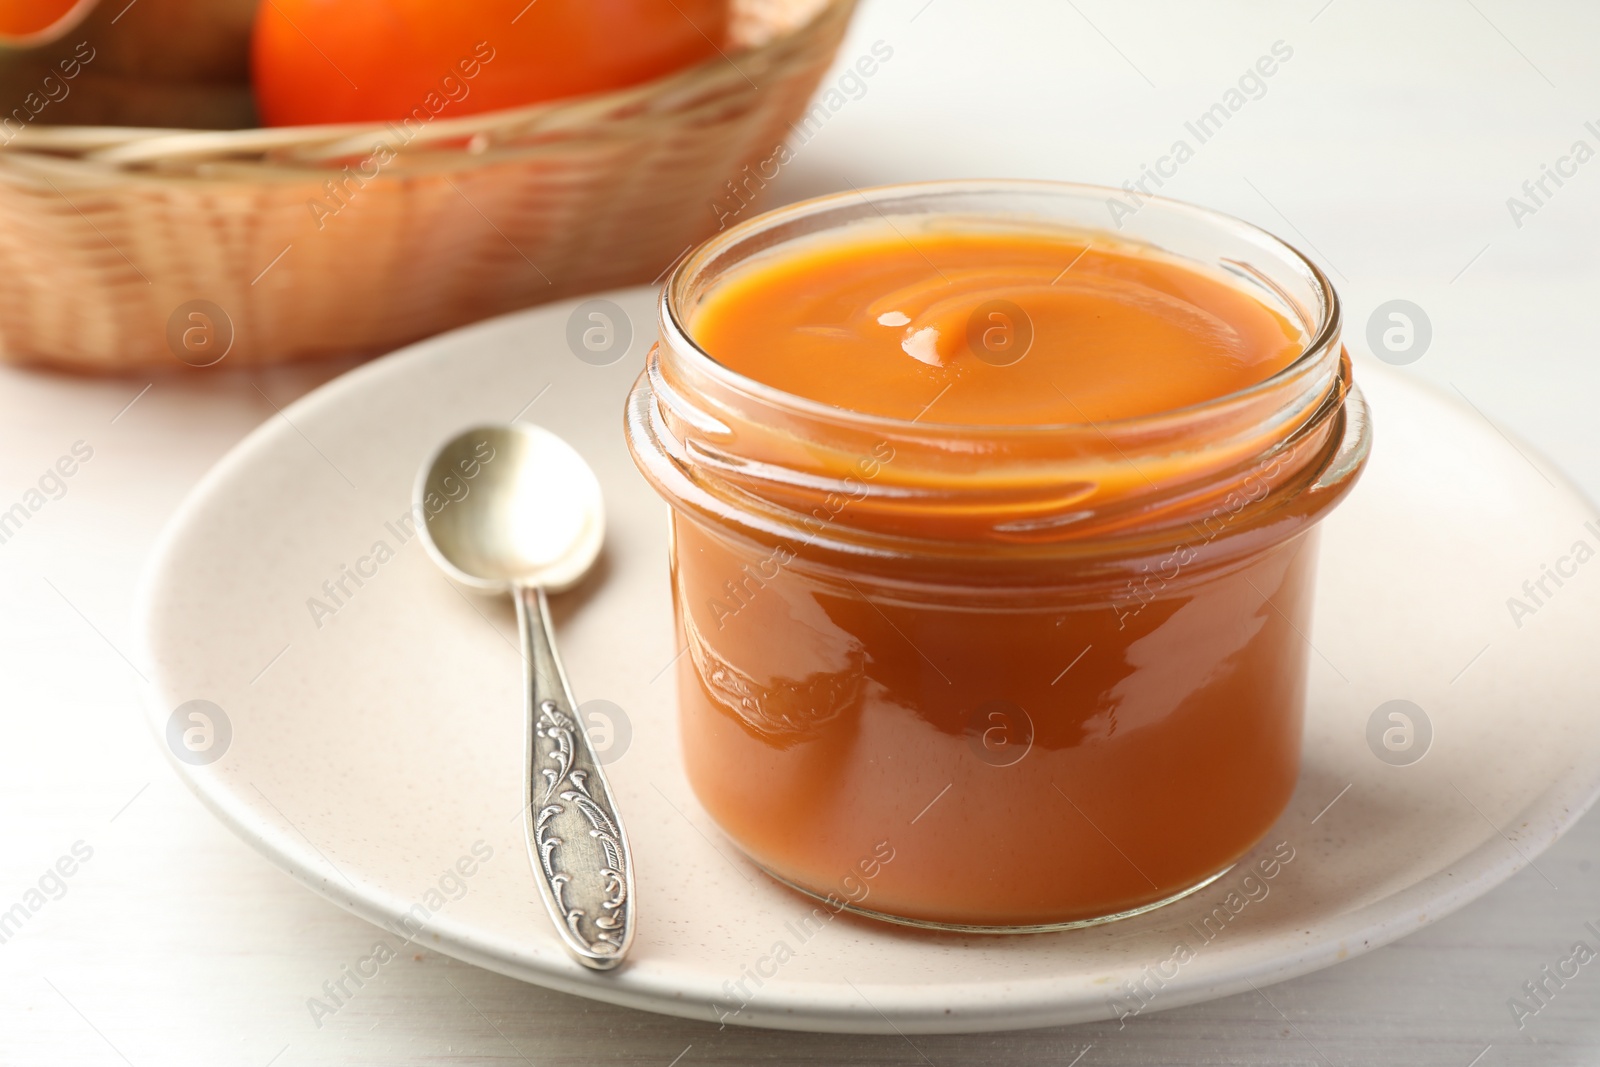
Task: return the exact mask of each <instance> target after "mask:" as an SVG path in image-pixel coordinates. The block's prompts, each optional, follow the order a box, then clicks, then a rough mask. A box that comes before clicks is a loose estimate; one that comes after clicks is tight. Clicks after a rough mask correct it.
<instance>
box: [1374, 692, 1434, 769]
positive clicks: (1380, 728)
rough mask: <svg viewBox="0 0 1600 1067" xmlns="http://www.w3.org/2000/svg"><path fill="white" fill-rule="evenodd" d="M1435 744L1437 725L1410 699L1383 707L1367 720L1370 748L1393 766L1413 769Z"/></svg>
mask: <svg viewBox="0 0 1600 1067" xmlns="http://www.w3.org/2000/svg"><path fill="white" fill-rule="evenodd" d="M1432 745H1433V722H1432V721H1431V720H1430V719H1429V718H1428V713H1427V712H1425V711H1423V710H1422V709H1421V708H1419V707H1418V706H1417V705H1415V704H1413V703H1412V702H1411V701H1409V700H1390V701H1386V702H1385V703H1382V704H1379V705H1378V706H1377V707H1376V708H1375V709H1373V712H1372V714H1371V715H1369V716H1368V717H1367V747H1368V748H1370V749H1372V754H1373V755H1374V756H1377V757H1378V758H1379V759H1381V760H1382V761H1383V762H1385V763H1387V764H1389V765H1390V766H1391V767H1409V766H1411V765H1412V764H1413V763H1415V762H1417V761H1418V760H1420V759H1421V758H1422V757H1423V756H1426V755H1427V754H1428V749H1429V748H1430V747H1432Z"/></svg>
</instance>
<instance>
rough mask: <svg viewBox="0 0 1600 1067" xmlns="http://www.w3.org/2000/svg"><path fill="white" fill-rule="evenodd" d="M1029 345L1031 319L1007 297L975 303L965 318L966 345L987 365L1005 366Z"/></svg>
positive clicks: (1023, 352) (1031, 338)
mask: <svg viewBox="0 0 1600 1067" xmlns="http://www.w3.org/2000/svg"><path fill="white" fill-rule="evenodd" d="M1032 347H1033V320H1032V319H1031V318H1029V317H1028V313H1027V312H1026V311H1023V310H1022V309H1021V308H1020V307H1018V306H1017V305H1015V304H1013V303H1012V302H1011V301H1009V300H989V301H986V302H984V303H982V304H979V305H978V306H977V307H976V308H974V309H973V311H972V314H971V315H970V316H968V318H967V348H968V349H970V350H971V351H972V354H973V355H974V356H977V357H978V358H979V359H981V360H983V361H984V362H985V363H987V364H989V365H990V366H991V367H1009V366H1011V365H1012V364H1013V363H1016V362H1017V361H1018V360H1020V359H1022V357H1023V356H1025V355H1027V354H1028V349H1030V348H1032Z"/></svg>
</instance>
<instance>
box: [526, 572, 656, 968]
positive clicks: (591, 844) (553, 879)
mask: <svg viewBox="0 0 1600 1067" xmlns="http://www.w3.org/2000/svg"><path fill="white" fill-rule="evenodd" d="M516 601H517V626H518V629H519V630H521V632H522V648H523V659H524V662H525V663H526V664H527V668H526V671H525V675H526V679H527V689H528V707H527V741H528V786H527V793H526V796H525V798H524V799H525V800H526V805H525V807H524V809H523V810H524V816H525V818H526V825H527V830H528V856H529V858H530V859H531V860H532V861H533V870H534V874H535V875H536V880H537V881H538V883H539V893H540V896H542V897H543V898H544V903H545V907H546V908H548V909H549V911H550V917H551V919H553V920H554V921H555V924H556V929H557V930H558V931H559V932H560V934H561V939H562V941H563V942H565V944H566V946H567V948H568V949H569V950H570V951H571V952H572V954H573V955H574V956H576V957H577V958H578V961H579V962H580V963H582V964H583V965H584V966H586V967H592V968H593V969H595V970H597V971H605V970H610V969H611V968H613V967H615V966H617V964H619V963H621V962H622V957H623V954H624V953H626V952H627V951H628V944H629V942H631V941H632V940H633V890H634V882H633V860H632V858H631V857H630V855H629V852H628V838H627V835H626V834H625V833H624V832H623V829H622V817H621V815H620V814H619V813H618V812H617V808H616V804H615V802H614V801H613V800H612V795H611V787H610V785H608V784H607V782H606V776H605V773H604V772H603V771H602V770H601V769H600V761H599V759H598V758H596V756H595V752H594V747H593V746H592V745H591V744H590V743H589V734H588V731H587V730H585V729H584V724H583V723H582V722H581V721H580V720H579V718H578V712H577V704H576V702H575V701H574V700H573V699H572V689H571V687H570V686H568V685H567V677H566V673H565V672H564V671H563V670H562V669H561V657H560V656H559V655H558V654H557V653H556V644H555V638H554V636H553V632H552V629H551V626H550V610H549V607H548V605H547V603H546V601H545V595H544V590H543V589H539V588H536V587H532V586H518V587H517V589H516Z"/></svg>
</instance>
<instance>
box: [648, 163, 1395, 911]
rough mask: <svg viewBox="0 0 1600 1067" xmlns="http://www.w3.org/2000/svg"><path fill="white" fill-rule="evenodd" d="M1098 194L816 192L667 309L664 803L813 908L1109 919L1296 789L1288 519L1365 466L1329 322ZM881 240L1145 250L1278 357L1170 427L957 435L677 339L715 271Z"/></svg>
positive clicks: (714, 248) (1180, 413)
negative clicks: (1011, 236)
mask: <svg viewBox="0 0 1600 1067" xmlns="http://www.w3.org/2000/svg"><path fill="white" fill-rule="evenodd" d="M1115 193H1116V191H1115V190H1110V189H1103V188H1097V187H1092V186H1082V185H1067V184H1058V183H1046V182H1013V181H985V182H944V183H931V184H919V185H906V186H893V187H887V188H881V189H872V190H867V191H864V192H860V193H856V192H852V193H848V194H839V195H836V196H829V197H823V198H820V199H817V200H811V201H807V202H804V203H800V204H795V205H792V206H789V207H785V208H782V209H779V210H776V211H773V212H770V213H768V214H765V215H763V216H760V217H758V218H754V219H751V220H750V221H748V222H746V223H743V224H741V225H739V226H736V227H733V228H731V229H729V230H727V231H725V232H723V233H720V234H718V235H717V236H715V237H713V238H711V239H710V240H709V241H707V242H706V243H705V244H704V245H702V246H700V247H699V248H698V249H696V250H695V251H694V252H693V253H692V254H690V255H689V256H688V258H686V259H685V260H684V261H683V262H682V264H681V265H680V266H679V267H678V268H677V270H676V271H675V272H674V273H673V275H672V276H671V278H670V279H669V281H668V282H667V285H666V287H665V291H664V293H663V297H662V301H661V305H660V331H661V334H660V340H659V342H658V344H657V345H656V346H655V347H654V348H653V349H652V351H651V353H650V355H649V357H648V361H647V366H646V370H645V372H644V374H643V375H641V377H640V378H639V381H638V382H637V384H636V385H635V387H634V389H633V392H632V394H631V395H630V397H629V400H628V406H627V433H628V440H629V445H630V448H631V449H632V451H633V455H634V458H635V460H636V462H637V463H638V465H639V467H640V469H641V470H642V471H643V472H644V474H645V476H646V477H647V478H648V479H649V481H650V482H651V484H652V485H653V486H654V487H655V488H656V490H657V491H658V492H660V493H661V494H662V496H663V497H665V498H666V500H667V501H668V502H669V503H670V504H671V512H672V518H671V522H672V541H671V545H672V550H671V555H672V558H671V569H672V574H671V579H672V591H673V597H674V604H675V612H676V618H677V624H678V641H679V651H680V653H681V655H680V657H679V659H678V661H677V672H678V704H679V717H680V728H681V735H682V742H683V753H684V759H685V763H686V766H687V771H688V777H689V781H690V783H691V784H692V786H693V788H694V790H695V792H696V794H697V796H698V797H699V799H700V801H701V803H702V804H703V805H704V807H705V809H706V811H707V812H708V813H709V814H710V815H711V817H712V818H713V819H714V820H715V821H716V822H717V824H718V825H719V826H720V827H721V828H722V830H723V831H724V832H725V833H726V834H727V835H728V836H729V837H730V838H731V839H732V840H733V841H734V842H735V843H737V845H738V846H739V847H740V848H741V849H743V850H744V852H745V853H747V854H748V855H749V856H750V857H751V858H752V859H753V860H754V861H755V862H756V863H757V864H759V865H760V866H762V867H763V868H764V869H766V870H767V871H768V872H770V873H771V874H772V875H773V876H775V877H777V878H778V879H781V880H782V881H784V882H786V883H788V884H790V885H791V886H793V887H795V888H797V889H799V890H801V891H803V892H806V893H809V894H812V895H815V896H818V897H822V898H823V899H825V900H827V901H828V902H829V905H830V906H831V907H834V908H835V909H836V910H837V909H840V908H849V909H851V910H854V911H858V912H861V913H863V914H869V915H874V916H876V917H879V918H884V919H890V920H894V921H900V922H907V923H912V924H916V925H924V926H935V927H941V928H948V929H958V930H967V931H984V932H989V931H994V932H1000V931H1019V930H1041V929H1061V928H1067V927H1072V926H1079V925H1086V924H1090V923H1094V922H1100V921H1105V920H1108V919H1114V918H1119V917H1122V916H1126V915H1131V914H1135V913H1138V912H1140V911H1144V910H1147V909H1149V908H1152V907H1156V906H1159V905H1160V904H1163V903H1166V902H1169V901H1171V900H1175V899H1177V898H1179V897H1181V896H1183V895H1185V894H1187V893H1190V892H1193V891H1194V890H1196V889H1198V888H1200V887H1201V886H1203V885H1205V884H1207V883H1208V882H1210V881H1211V880H1213V879H1215V878H1217V877H1219V876H1220V875H1221V874H1223V873H1224V872H1226V871H1227V869H1228V868H1229V867H1230V866H1231V865H1232V864H1233V863H1234V862H1235V861H1236V860H1238V859H1239V857H1240V856H1242V855H1243V854H1244V853H1246V852H1247V851H1248V850H1249V849H1250V848H1251V847H1252V846H1253V845H1254V844H1255V843H1256V842H1257V841H1258V840H1259V839H1260V838H1261V837H1262V835H1263V834H1265V833H1266V831H1267V829H1268V828H1269V827H1270V826H1271V825H1272V823H1273V822H1274V820H1276V818H1277V817H1278V815H1279V814H1280V813H1281V812H1282V810H1283V808H1284V807H1285V805H1286V804H1287V803H1288V801H1289V797H1290V794H1291V792H1292V791H1293V789H1294V785H1295V781H1296V778H1297V775H1298V770H1299V760H1300V741H1301V733H1302V717H1303V706H1304V700H1305V687H1306V670H1307V655H1308V650H1309V646H1308V644H1307V638H1306V634H1307V633H1308V631H1309V626H1310V614H1311V597H1312V588H1313V585H1314V579H1315V567H1316V531H1315V523H1316V521H1317V520H1318V519H1320V518H1321V517H1322V516H1323V515H1324V514H1325V513H1326V512H1327V510H1328V509H1329V508H1330V507H1332V506H1333V505H1334V504H1335V503H1336V502H1337V501H1338V500H1339V499H1341V498H1342V497H1343V496H1344V494H1345V493H1346V492H1348V491H1349V489H1350V487H1351V485H1352V484H1353V483H1354V481H1355V479H1356V476H1357V474H1358V472H1359V470H1360V468H1361V466H1362V464H1363V463H1364V461H1365V458H1366V455H1367V450H1368V446H1369V441H1370V431H1369V427H1368V420H1367V412H1366V406H1365V404H1364V402H1363V400H1362V398H1361V394H1360V392H1359V391H1358V390H1357V389H1356V388H1355V386H1354V384H1353V382H1352V381H1351V374H1350V363H1349V359H1348V356H1347V355H1346V354H1345V353H1344V351H1343V349H1342V348H1341V346H1340V340H1339V331H1340V312H1339V302H1338V298H1337V296H1336V295H1335V293H1334V291H1333V288H1332V286H1331V284H1330V283H1329V281H1328V279H1327V278H1326V277H1325V276H1324V275H1323V273H1322V272H1321V271H1320V270H1318V269H1317V268H1316V266H1314V265H1313V264H1312V263H1311V262H1309V261H1308V260H1307V259H1306V258H1305V257H1303V256H1301V255H1300V254H1299V253H1298V252H1296V251H1295V250H1294V249H1293V248H1291V247H1289V246H1288V245H1287V244H1285V243H1283V242H1282V241H1279V240H1278V239H1277V238H1274V237H1272V236H1271V235H1269V234H1267V233H1265V232H1263V231H1261V230H1259V229H1257V228H1255V227H1253V226H1250V225H1248V224H1246V223H1243V222H1240V221H1238V220H1236V219H1232V218H1228V217H1226V216H1222V215H1218V214H1216V213H1213V212H1209V211H1205V210H1202V209H1199V208H1195V207H1191V206H1188V205H1185V204H1180V203H1177V202H1173V201H1166V200H1158V199H1151V200H1148V201H1146V202H1145V203H1144V204H1143V205H1142V206H1141V208H1140V209H1139V210H1138V212H1136V213H1135V214H1133V215H1132V216H1131V217H1126V218H1124V219H1123V220H1122V228H1121V229H1120V231H1118V232H1117V233H1116V234H1115V235H1110V234H1106V233H1104V222H1105V219H1106V217H1107V216H1106V206H1105V205H1106V202H1107V198H1108V197H1111V196H1113V195H1115ZM884 224H887V225H889V226H892V227H894V229H895V230H896V231H899V232H901V233H902V234H904V235H906V236H907V237H908V238H911V239H914V238H915V236H916V234H917V233H919V232H928V231H931V230H938V229H940V228H946V229H948V228H949V227H952V226H957V227H973V226H977V227H996V228H1001V229H1003V228H1007V227H1023V228H1027V229H1031V230H1038V229H1040V228H1052V229H1055V230H1059V231H1065V232H1067V233H1070V234H1074V235H1078V236H1080V237H1082V236H1088V237H1089V239H1090V240H1094V239H1096V237H1095V235H1096V234H1099V235H1100V237H1099V239H1103V240H1107V241H1110V240H1115V241H1116V242H1117V243H1119V244H1124V245H1125V244H1128V243H1133V244H1136V245H1145V246H1150V247H1153V248H1155V249H1159V250H1160V251H1161V253H1162V254H1164V255H1167V256H1172V257H1177V258H1178V260H1179V261H1180V262H1183V263H1185V264H1186V265H1188V266H1190V267H1191V268H1193V269H1197V270H1202V271H1205V272H1207V273H1210V274H1212V275H1217V276H1223V277H1226V278H1228V279H1229V280H1230V282H1231V283H1232V284H1234V285H1236V286H1239V287H1242V288H1243V289H1245V290H1246V291H1248V292H1250V293H1251V294H1252V295H1253V296H1254V297H1255V298H1256V299H1258V300H1260V301H1261V302H1263V303H1264V304H1266V305H1267V306H1269V307H1271V308H1272V309H1273V310H1275V311H1277V312H1278V313H1279V314H1281V315H1283V316H1284V317H1285V318H1286V319H1287V320H1288V321H1289V322H1290V323H1291V324H1293V325H1294V326H1297V327H1298V328H1299V330H1300V331H1301V343H1302V349H1303V351H1302V353H1301V355H1300V356H1299V357H1298V358H1297V359H1295V360H1294V362H1293V363H1291V364H1290V365H1289V366H1288V367H1286V368H1285V369H1283V370H1282V371H1280V372H1278V373H1277V374H1276V375H1274V376H1272V377H1271V378H1269V379H1267V380H1265V381H1263V382H1261V383H1259V384H1257V385H1254V386H1251V387H1249V388H1246V389H1243V390H1241V391H1239V392H1235V393H1232V394H1230V395H1227V396H1223V397H1218V398H1216V399H1214V400H1210V401H1207V402H1205V403H1201V404H1196V405H1193V406H1190V407H1187V408H1183V409H1181V410H1175V411H1168V412H1163V413H1160V414H1156V415H1151V416H1143V417H1138V418H1128V419H1121V420H1116V421H1107V422H1100V423H1092V422H1080V423H1068V424H1061V425H1048V426H1046V425H1023V426H1015V425H1006V426H973V425H954V424H941V423H939V422H938V421H937V418H936V417H924V415H923V414H918V415H915V416H912V417H907V418H900V419H897V418H887V417H883V416H881V415H867V414H862V413H860V412H855V411H849V410H844V409H841V408H838V407H834V406H830V405H827V404H823V403H819V402H816V401H814V400H809V399H805V398H802V397H799V396H795V395H792V394H788V393H785V392H783V391H780V390H778V389H775V388H772V387H770V386H768V385H765V384H763V383H761V382H759V381H755V380H752V379H751V378H748V377H745V376H742V375H740V374H738V373H735V372H733V371H731V370H730V369H728V368H727V367H725V366H723V365H721V364H719V363H718V362H717V361H715V360H714V359H712V358H711V357H710V356H709V355H707V354H706V353H705V352H704V351H702V350H701V349H700V348H699V347H698V346H697V345H696V343H695V340H694V338H693V336H692V322H693V319H694V314H695V309H696V308H697V306H698V305H699V303H700V302H701V301H702V300H703V299H704V298H705V297H706V295H707V294H708V293H709V292H710V291H711V290H712V289H713V288H714V287H715V286H717V285H718V283H719V281H721V280H724V279H726V278H728V277H730V276H731V275H732V274H733V273H734V272H737V271H738V270H739V269H740V268H741V267H742V266H745V265H748V264H750V263H752V262H755V261H757V260H765V259H766V258H768V257H781V256H783V255H785V254H786V250H789V251H793V250H794V249H796V248H798V247H800V245H798V244H795V242H804V241H806V240H808V239H815V238H817V237H819V236H837V235H845V234H848V233H849V232H850V230H851V228H852V227H863V226H881V225H884ZM1035 358H1037V357H1035ZM934 515H937V516H938V522H937V523H936V524H935V523H930V522H929V521H928V519H929V517H930V516H934ZM935 526H936V527H937V529H938V530H939V531H940V534H939V536H938V537H937V538H931V537H929V536H928V531H929V529H930V528H931V527H935Z"/></svg>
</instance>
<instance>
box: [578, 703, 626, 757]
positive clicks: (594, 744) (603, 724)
mask: <svg viewBox="0 0 1600 1067" xmlns="http://www.w3.org/2000/svg"><path fill="white" fill-rule="evenodd" d="M578 720H579V721H580V722H582V723H583V732H584V733H585V734H587V735H588V737H589V747H590V748H592V749H594V758H595V759H597V760H599V761H600V766H602V767H609V766H610V765H611V764H613V763H615V762H617V760H619V759H621V758H622V757H623V756H625V755H627V754H628V746H629V745H631V744H633V723H632V722H631V721H630V720H629V719H628V713H627V712H625V711H623V710H622V709H621V708H620V707H618V706H617V705H616V704H613V703H612V702H611V701H609V700H585V701H584V702H583V703H582V704H580V705H578Z"/></svg>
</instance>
